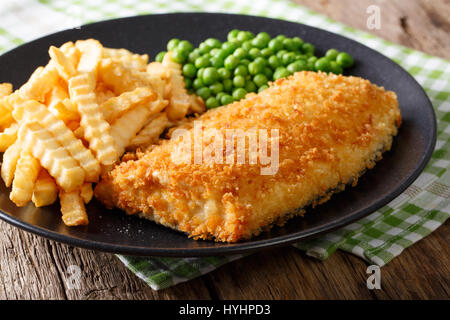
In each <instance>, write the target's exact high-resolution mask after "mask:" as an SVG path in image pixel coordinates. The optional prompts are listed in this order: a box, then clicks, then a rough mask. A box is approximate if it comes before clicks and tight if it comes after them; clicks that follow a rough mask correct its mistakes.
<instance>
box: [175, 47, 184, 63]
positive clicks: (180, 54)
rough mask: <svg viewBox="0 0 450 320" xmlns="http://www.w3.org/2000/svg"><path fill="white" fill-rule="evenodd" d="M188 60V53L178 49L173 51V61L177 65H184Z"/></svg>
mask: <svg viewBox="0 0 450 320" xmlns="http://www.w3.org/2000/svg"><path fill="white" fill-rule="evenodd" d="M186 59H187V53H186V52H184V51H182V50H179V49H178V48H175V49H174V50H173V51H172V60H173V61H175V62H176V63H184V62H185V61H186Z"/></svg>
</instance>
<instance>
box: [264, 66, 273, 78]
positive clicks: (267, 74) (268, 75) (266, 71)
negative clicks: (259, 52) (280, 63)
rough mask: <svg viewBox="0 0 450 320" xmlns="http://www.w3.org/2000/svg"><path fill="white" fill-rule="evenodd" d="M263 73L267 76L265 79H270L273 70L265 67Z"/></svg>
mask: <svg viewBox="0 0 450 320" xmlns="http://www.w3.org/2000/svg"><path fill="white" fill-rule="evenodd" d="M263 73H264V75H265V76H266V77H267V79H272V76H273V71H272V69H270V68H269V67H265V68H264V70H263Z"/></svg>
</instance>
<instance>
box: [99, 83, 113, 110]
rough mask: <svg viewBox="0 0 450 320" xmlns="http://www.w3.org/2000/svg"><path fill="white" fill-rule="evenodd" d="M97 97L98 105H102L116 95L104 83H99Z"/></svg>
mask: <svg viewBox="0 0 450 320" xmlns="http://www.w3.org/2000/svg"><path fill="white" fill-rule="evenodd" d="M95 96H96V97H97V103H98V105H101V104H102V103H104V102H105V101H107V100H108V99H111V98H112V97H115V96H116V94H115V93H114V92H113V91H112V90H110V89H109V87H108V86H107V85H106V84H104V83H103V82H97V85H96V86H95Z"/></svg>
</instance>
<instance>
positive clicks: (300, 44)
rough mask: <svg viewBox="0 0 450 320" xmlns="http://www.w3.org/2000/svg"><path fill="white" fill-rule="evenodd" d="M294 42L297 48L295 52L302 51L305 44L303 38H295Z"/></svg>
mask: <svg viewBox="0 0 450 320" xmlns="http://www.w3.org/2000/svg"><path fill="white" fill-rule="evenodd" d="M292 42H293V45H294V47H295V51H298V50H300V49H301V48H302V45H303V43H304V42H303V40H302V38H299V37H293V38H292Z"/></svg>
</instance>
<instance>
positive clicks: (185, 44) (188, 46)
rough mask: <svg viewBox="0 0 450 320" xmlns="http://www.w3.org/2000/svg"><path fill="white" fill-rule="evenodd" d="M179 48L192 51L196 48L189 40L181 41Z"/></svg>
mask: <svg viewBox="0 0 450 320" xmlns="http://www.w3.org/2000/svg"><path fill="white" fill-rule="evenodd" d="M177 48H178V49H180V50H182V51H186V52H191V51H192V50H194V46H193V45H192V43H190V42H189V41H187V40H182V41H180V42H179V43H178V45H177Z"/></svg>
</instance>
